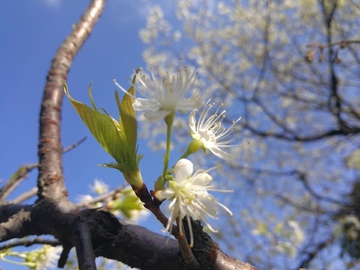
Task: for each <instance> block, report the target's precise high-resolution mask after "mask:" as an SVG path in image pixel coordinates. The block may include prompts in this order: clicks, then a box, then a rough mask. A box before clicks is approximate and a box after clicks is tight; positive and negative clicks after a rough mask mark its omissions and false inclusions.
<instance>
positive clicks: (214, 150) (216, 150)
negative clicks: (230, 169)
mask: <svg viewBox="0 0 360 270" xmlns="http://www.w3.org/2000/svg"><path fill="white" fill-rule="evenodd" d="M209 150H210V151H211V152H212V153H213V154H214V155H216V156H218V157H219V158H222V159H225V160H231V159H234V158H237V156H236V155H231V154H228V153H226V152H225V151H223V150H221V149H220V148H219V147H217V146H213V147H211V148H209Z"/></svg>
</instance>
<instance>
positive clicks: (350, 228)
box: [140, 0, 360, 269]
mask: <svg viewBox="0 0 360 270" xmlns="http://www.w3.org/2000/svg"><path fill="white" fill-rule="evenodd" d="M176 15H177V19H178V20H179V23H178V24H176V23H174V24H171V23H170V19H171V21H172V22H174V20H173V19H172V18H170V17H169V18H168V17H166V15H164V12H163V11H162V9H161V7H160V6H154V7H153V9H152V10H151V12H150V14H149V16H148V22H147V27H146V28H144V29H142V30H141V31H140V37H141V38H142V40H143V42H144V44H146V45H147V47H146V49H145V51H144V52H143V56H144V59H145V60H146V61H147V62H148V64H149V66H153V67H158V68H163V66H164V65H165V68H167V69H171V68H176V63H177V58H178V57H179V56H182V57H187V58H188V59H191V63H192V65H199V66H200V67H201V68H199V73H200V74H202V75H204V76H211V77H212V84H211V85H209V87H208V89H207V91H206V92H205V93H204V95H205V96H207V97H212V98H213V100H214V101H215V102H217V103H220V102H223V103H224V104H225V105H226V106H227V107H228V108H229V109H228V116H227V118H226V119H224V120H223V121H222V123H227V124H231V121H229V120H228V119H231V120H235V119H237V117H238V116H239V115H241V116H242V117H243V118H242V120H241V121H240V122H239V123H237V127H238V128H239V127H240V128H239V129H238V131H237V135H238V136H239V137H240V138H245V141H248V142H250V145H248V146H247V147H245V148H237V149H234V150H235V153H236V152H237V154H238V155H239V158H238V159H236V160H229V161H226V162H224V163H223V168H224V169H223V170H222V173H223V178H222V181H221V178H217V181H221V184H220V185H221V186H222V187H230V186H231V189H234V192H235V193H236V194H237V197H236V198H235V199H231V200H229V204H228V205H227V206H228V207H230V208H231V209H232V211H233V212H234V218H229V219H228V218H227V217H226V216H225V218H223V219H221V221H222V222H224V223H223V224H224V226H226V225H228V224H231V225H232V226H231V228H228V229H227V230H226V231H224V232H223V233H221V232H220V233H219V234H216V235H214V237H216V238H217V239H218V240H219V241H220V242H221V243H223V244H224V245H226V246H227V250H229V251H230V252H231V253H232V254H246V258H247V259H248V260H249V261H250V262H251V263H252V264H254V265H256V266H258V267H260V268H266V269H297V268H299V267H309V268H310V269H357V268H358V267H359V260H360V237H359V236H360V226H359V224H360V223H359V220H360V215H359V211H358V207H359V194H360V193H359V169H360V165H359V164H360V159H359V157H360V155H359V153H360V150H359V148H360V140H359V139H360V137H359V133H360V111H359V108H360V95H359V83H360V79H359V78H360V73H359V64H360V61H359V59H360V57H359V43H360V40H359V38H360V37H359V31H358V25H359V23H360V21H359V18H360V17H359V15H360V2H359V1H342V0H338V1H332V0H324V1H316V0H306V1H305V0H301V1H290V0H288V1H255V0H254V1H231V0H229V1H228V0H226V1H187V0H183V1H178V2H177V10H176ZM170 59H173V61H172V62H170ZM219 89H220V90H219ZM219 91H220V93H219ZM209 106H210V103H208V104H207V105H206V106H205V107H204V109H203V112H202V114H206V108H209ZM219 115H220V113H219ZM194 117H195V112H193V113H192V114H191V115H190V118H191V119H190V123H191V122H192V119H195V118H194ZM201 118H202V116H201V115H200V118H199V122H198V123H197V124H195V123H192V124H191V125H190V126H191V131H192V135H193V137H194V139H196V138H197V136H199V135H200V134H203V135H204V136H203V139H202V142H203V144H204V145H206V144H208V143H211V141H210V140H208V139H206V132H204V131H203V130H204V129H203V130H202V127H205V126H206V124H207V123H206V122H202V121H201ZM186 122H187V119H186V118H178V119H177V120H176V121H175V122H174V129H175V130H178V133H175V134H177V137H175V140H176V141H182V138H183V137H184V135H185V133H182V131H181V130H182V128H181V127H183V126H184V125H185V124H186ZM159 130H161V128H160V127H156V126H154V125H150V124H148V123H146V122H144V125H143V130H142V132H143V134H147V136H148V137H149V139H150V143H149V145H150V146H151V147H152V148H153V150H154V151H158V150H160V149H161V147H159V145H160V146H162V145H164V143H161V137H160V136H158V134H157V132H158V131H159ZM218 146H219V148H211V147H209V148H208V150H210V151H211V152H213V153H214V154H215V155H218V156H220V155H221V154H220V153H221V152H220V150H221V149H225V148H221V147H220V146H221V144H220V145H218ZM214 150H215V151H214ZM217 153H218V154H217ZM194 160H195V161H196V163H195V164H201V165H202V166H206V165H207V166H212V164H213V162H216V157H214V156H207V157H206V159H205V158H204V156H202V155H200V154H199V153H197V154H195V157H194Z"/></svg>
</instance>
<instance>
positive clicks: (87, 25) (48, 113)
mask: <svg viewBox="0 0 360 270" xmlns="http://www.w3.org/2000/svg"><path fill="white" fill-rule="evenodd" d="M105 2H106V1H105V0H92V1H91V4H90V6H89V7H88V9H87V10H86V12H85V13H84V15H83V16H82V17H81V19H80V21H79V22H78V23H77V24H76V25H75V26H74V29H73V31H72V33H71V34H70V35H69V36H68V37H67V38H66V40H65V41H64V43H63V44H62V45H61V46H60V48H59V50H58V51H57V53H56V55H55V57H54V59H53V61H52V64H51V68H50V70H49V74H48V76H47V80H46V85H45V90H44V96H43V100H42V103H41V111H40V135H39V151H38V154H39V163H40V167H39V176H38V183H37V186H38V188H39V191H38V196H39V199H42V198H48V199H50V200H55V201H57V202H60V201H61V202H62V203H64V204H65V205H64V208H66V207H65V206H66V205H68V206H69V205H70V203H69V201H68V199H67V194H68V192H67V191H66V189H65V182H64V175H63V169H62V152H63V150H62V146H61V137H60V129H61V124H60V119H61V108H62V100H63V94H64V91H63V84H64V81H65V80H66V79H67V74H68V72H69V70H70V66H71V63H72V61H73V59H74V58H75V56H76V54H77V53H78V52H79V50H80V49H81V47H82V45H83V44H84V42H85V40H86V39H87V38H88V37H89V35H90V33H91V32H92V31H93V28H94V26H95V24H96V22H97V21H98V19H99V17H100V16H101V14H102V12H103V9H104V6H105ZM73 209H74V207H69V210H70V211H72V210H73Z"/></svg>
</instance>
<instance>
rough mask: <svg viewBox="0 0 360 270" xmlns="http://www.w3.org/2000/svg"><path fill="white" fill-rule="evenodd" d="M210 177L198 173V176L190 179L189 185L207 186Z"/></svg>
mask: <svg viewBox="0 0 360 270" xmlns="http://www.w3.org/2000/svg"><path fill="white" fill-rule="evenodd" d="M212 179H213V178H212V177H211V176H210V175H209V174H207V173H199V174H198V175H196V176H194V177H193V178H191V183H192V184H193V185H199V186H207V185H208V184H209V183H210V182H211V181H212Z"/></svg>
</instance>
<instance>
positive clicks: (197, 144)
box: [180, 139, 203, 159]
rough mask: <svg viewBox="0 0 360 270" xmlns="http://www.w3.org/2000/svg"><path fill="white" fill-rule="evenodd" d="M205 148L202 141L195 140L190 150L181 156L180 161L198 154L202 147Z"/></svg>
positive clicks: (190, 145)
mask: <svg viewBox="0 0 360 270" xmlns="http://www.w3.org/2000/svg"><path fill="white" fill-rule="evenodd" d="M202 146H203V143H202V141H201V140H196V139H194V140H193V141H192V142H191V143H190V144H189V146H188V148H187V149H186V152H185V153H184V154H183V155H182V156H181V158H180V159H182V158H187V157H188V156H190V155H191V154H194V153H195V152H197V151H198V150H199V149H200V148H201V147H202Z"/></svg>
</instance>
